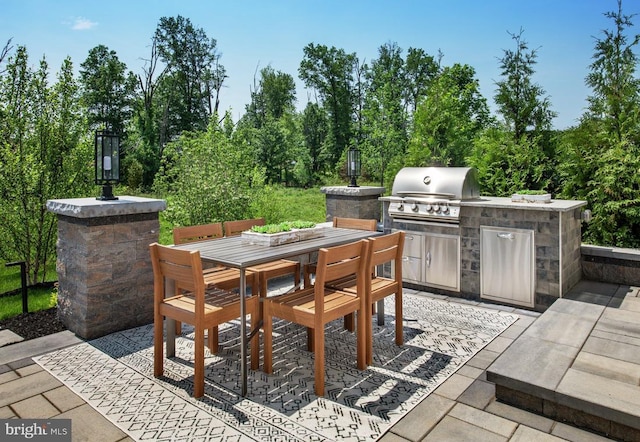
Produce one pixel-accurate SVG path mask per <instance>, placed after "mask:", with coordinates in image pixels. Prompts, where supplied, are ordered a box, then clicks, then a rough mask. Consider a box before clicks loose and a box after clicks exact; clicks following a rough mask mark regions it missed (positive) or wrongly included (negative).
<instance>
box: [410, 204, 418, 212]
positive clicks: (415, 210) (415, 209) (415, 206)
mask: <svg viewBox="0 0 640 442" xmlns="http://www.w3.org/2000/svg"><path fill="white" fill-rule="evenodd" d="M411 210H413V211H414V212H417V211H418V210H420V208H419V207H418V203H413V206H411Z"/></svg>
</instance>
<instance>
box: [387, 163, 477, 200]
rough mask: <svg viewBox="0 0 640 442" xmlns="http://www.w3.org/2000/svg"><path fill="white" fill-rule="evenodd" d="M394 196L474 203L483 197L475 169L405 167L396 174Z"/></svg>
mask: <svg viewBox="0 0 640 442" xmlns="http://www.w3.org/2000/svg"><path fill="white" fill-rule="evenodd" d="M391 194H392V196H399V197H406V196H409V197H410V196H414V197H434V198H447V199H455V200H470V199H477V198H480V186H479V184H478V174H477V172H476V170H475V169H474V168H471V167H405V168H403V169H400V171H399V172H398V173H397V174H396V177H395V179H394V181H393V187H392V189H391Z"/></svg>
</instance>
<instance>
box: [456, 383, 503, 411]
mask: <svg viewBox="0 0 640 442" xmlns="http://www.w3.org/2000/svg"><path fill="white" fill-rule="evenodd" d="M495 395H496V386H495V384H493V383H491V382H486V381H483V380H479V379H476V380H475V381H473V384H471V385H470V386H469V388H467V389H466V390H465V392H464V393H462V394H461V395H460V397H458V402H461V403H463V404H466V405H470V406H472V407H475V408H479V409H484V408H485V407H486V406H487V405H489V403H490V402H491V401H492V400H493V398H494V397H495Z"/></svg>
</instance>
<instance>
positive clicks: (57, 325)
mask: <svg viewBox="0 0 640 442" xmlns="http://www.w3.org/2000/svg"><path fill="white" fill-rule="evenodd" d="M0 329H8V330H11V331H12V332H14V333H15V334H17V335H19V336H21V337H22V338H23V339H24V340H29V339H35V338H39V337H42V336H46V335H50V334H53V333H57V332H60V331H63V330H66V327H65V326H64V325H63V324H62V322H60V320H59V319H58V308H57V307H53V308H50V309H47V310H40V311H37V312H30V313H23V314H21V315H18V316H14V317H13V318H9V319H4V320H2V321H0Z"/></svg>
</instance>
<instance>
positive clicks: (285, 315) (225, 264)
mask: <svg viewBox="0 0 640 442" xmlns="http://www.w3.org/2000/svg"><path fill="white" fill-rule="evenodd" d="M256 225H264V219H252V220H241V221H231V222H227V223H225V224H224V233H226V235H224V236H222V232H223V224H222V223H218V224H208V225H202V226H192V227H185V228H176V229H174V242H175V244H174V245H173V246H162V245H160V244H157V243H154V244H152V245H151V246H150V251H151V256H152V264H153V271H154V312H155V316H154V355H155V358H154V374H155V376H162V374H163V361H164V345H165V344H164V333H163V330H164V328H165V327H164V326H163V322H164V320H165V319H166V320H167V325H166V331H167V333H166V334H167V345H166V347H167V356H169V357H171V356H174V355H175V344H174V341H175V331H176V330H180V324H181V323H188V324H191V325H192V326H194V328H195V342H194V352H195V362H194V371H195V375H194V391H193V395H194V396H195V397H201V396H203V395H204V369H205V368H204V347H205V333H206V334H207V347H208V349H209V351H210V352H211V353H212V354H215V353H217V352H218V343H219V341H218V326H219V325H221V324H222V323H225V322H228V321H230V320H233V319H238V318H239V319H240V324H241V326H240V333H241V335H240V348H241V352H240V353H241V356H240V358H241V371H242V375H241V376H242V381H241V394H242V395H243V396H244V395H246V393H247V364H246V348H247V341H248V340H250V349H251V357H250V360H251V369H253V370H256V369H258V367H259V365H260V361H259V355H260V330H259V329H260V327H261V326H262V327H263V335H264V338H263V340H264V344H263V347H264V348H263V350H264V362H263V370H264V372H265V373H272V371H273V321H274V318H280V319H284V320H287V321H290V322H294V323H297V324H300V325H301V326H304V327H306V328H307V334H308V338H307V348H308V350H309V351H312V352H313V353H314V355H315V356H314V372H315V382H314V384H315V389H314V391H315V394H316V395H318V396H323V395H324V392H325V389H324V378H325V360H324V359H325V358H324V354H325V336H324V335H325V333H324V329H325V325H326V324H327V323H329V322H331V321H334V320H336V319H338V318H342V317H344V318H345V319H344V321H345V327H346V328H347V329H349V330H351V331H354V332H355V334H356V342H357V345H356V349H355V356H356V361H357V362H356V365H357V367H358V369H360V370H362V369H364V368H365V367H366V366H367V365H369V364H371V363H372V361H373V355H372V348H373V347H372V339H373V337H372V332H371V312H372V311H375V305H376V304H377V303H378V302H379V301H381V300H383V299H384V297H386V296H391V295H394V296H395V305H396V306H397V308H396V318H395V319H396V324H398V327H397V331H396V343H397V344H398V345H402V262H401V259H402V250H403V240H404V232H395V233H391V234H387V235H381V233H380V232H377V231H376V226H377V222H376V220H360V219H351V218H338V217H336V218H334V219H333V225H332V226H327V227H323V228H322V230H323V231H322V233H321V236H319V237H317V238H312V239H309V240H304V241H296V242H293V243H290V244H284V245H278V246H274V247H269V246H263V245H255V244H251V243H247V241H246V240H244V239H243V238H242V235H241V234H240V233H241V232H243V231H247V230H250V229H251V228H252V227H253V226H256ZM314 253H315V254H317V259H318V260H317V262H315V263H307V264H305V265H304V270H305V276H304V281H305V282H306V284H304V285H303V286H301V285H300V280H301V278H300V272H301V265H300V262H299V261H296V260H292V259H287V258H292V257H297V256H300V255H310V254H314ZM203 263H205V264H208V266H206V267H204V268H203ZM385 264H388V268H389V269H391V268H393V270H394V271H392V272H389V275H388V276H385V275H384V274H383V272H382V269H383V267H384V265H385ZM378 268H379V269H380V270H381V271H380V272H378V271H377V270H376V269H378ZM310 274H313V275H315V278H314V280H313V283H311V277H310V276H309V275H310ZM283 275H292V276H293V279H294V286H293V288H292V290H290V291H288V292H286V293H284V294H281V295H278V296H273V297H267V296H266V294H267V284H268V281H269V280H270V279H272V278H275V277H279V276H283ZM248 286H249V287H251V290H250V294H249V293H248V290H247V287H248ZM246 315H249V316H250V318H251V322H250V330H249V331H247V327H246V319H245V318H246ZM354 316H355V318H357V325H356V326H355V327H354ZM248 338H250V339H248ZM276 357H277V356H276Z"/></svg>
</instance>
